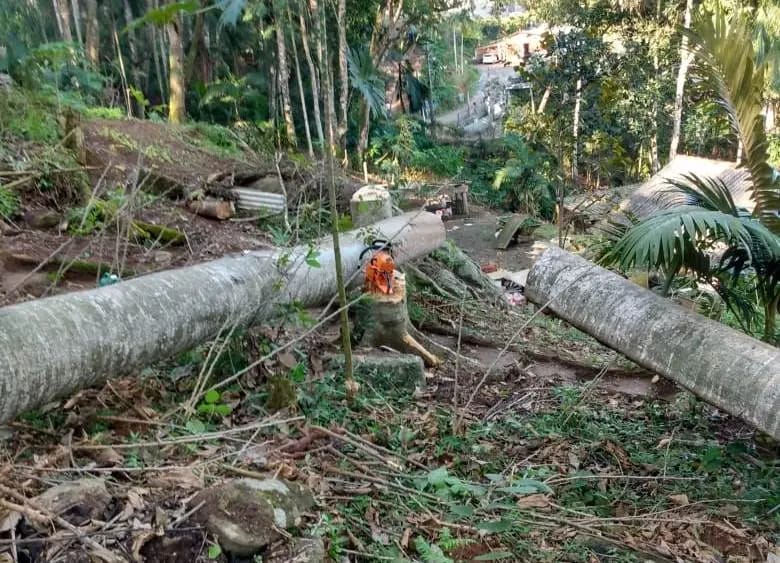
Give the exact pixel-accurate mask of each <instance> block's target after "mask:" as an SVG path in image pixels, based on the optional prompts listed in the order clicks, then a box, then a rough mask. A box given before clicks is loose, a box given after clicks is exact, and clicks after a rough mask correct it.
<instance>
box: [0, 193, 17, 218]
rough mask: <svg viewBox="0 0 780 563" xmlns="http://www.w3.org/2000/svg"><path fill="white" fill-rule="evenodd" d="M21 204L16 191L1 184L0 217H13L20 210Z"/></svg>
mask: <svg viewBox="0 0 780 563" xmlns="http://www.w3.org/2000/svg"><path fill="white" fill-rule="evenodd" d="M20 205H21V201H20V200H19V196H18V195H17V194H16V192H14V191H12V190H9V189H7V188H4V187H3V186H2V185H0V219H11V218H12V217H13V216H14V215H16V212H17V211H19V206H20Z"/></svg>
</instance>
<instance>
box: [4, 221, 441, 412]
mask: <svg viewBox="0 0 780 563" xmlns="http://www.w3.org/2000/svg"><path fill="white" fill-rule="evenodd" d="M374 227H375V228H376V229H377V230H378V232H379V233H380V234H378V235H377V236H381V237H383V238H388V239H390V238H392V239H393V248H394V249H396V250H395V252H396V254H395V259H396V261H398V262H399V263H404V262H407V261H409V260H412V259H414V258H417V257H420V256H423V255H425V254H427V253H429V252H430V251H432V250H433V249H435V248H436V247H437V246H439V245H440V244H441V243H442V242H443V241H444V225H443V224H442V222H441V219H440V218H438V217H436V216H435V215H433V214H430V213H422V214H417V213H412V214H408V215H401V216H398V217H393V218H391V219H388V220H386V221H382V222H381V223H377V224H376V225H375V226H374ZM364 236H365V233H362V232H361V231H358V230H355V231H351V232H349V233H344V234H342V235H341V245H342V246H341V251H342V258H343V269H344V274H345V275H346V276H350V275H352V274H353V273H354V272H356V271H357V270H358V269H359V268H360V267H361V261H360V253H361V252H362V250H363V249H364V246H365V243H364V240H363V238H364ZM319 251H320V254H319V257H318V259H319V262H320V267H311V266H309V265H308V264H307V262H306V257H307V255H308V254H309V248H308V247H306V246H303V247H295V248H292V249H288V250H278V251H257V252H249V253H246V254H243V255H236V256H230V257H226V258H222V259H220V260H216V261H213V262H207V263H204V264H199V265H196V266H191V267H188V268H182V269H178V270H168V271H164V272H159V273H155V274H150V275H147V276H142V277H139V278H135V279H132V280H128V281H125V282H121V283H119V284H115V285H111V286H107V287H103V288H100V289H94V290H90V291H82V292H78V293H70V294H66V295H60V296H56V297H50V298H48V299H40V300H36V301H29V302H26V303H21V304H18V305H13V306H10V307H5V308H2V309H0V421H6V420H9V419H11V418H13V417H14V416H16V415H17V414H19V413H21V412H23V411H25V410H28V409H31V408H34V407H36V406H40V405H42V404H45V403H47V402H48V401H51V400H52V399H54V398H56V397H60V396H63V395H67V394H68V393H72V392H74V391H76V390H78V389H82V388H84V387H87V386H89V385H94V384H96V383H99V382H101V381H103V380H105V379H106V378H107V377H109V376H114V375H121V374H127V373H132V372H134V371H137V370H140V369H141V368H142V367H144V366H147V365H149V364H150V363H152V362H155V361H158V360H161V359H163V358H166V357H170V356H171V355H174V354H176V353H179V352H181V351H183V350H187V349H189V348H192V347H193V346H195V345H197V344H200V343H202V342H204V341H207V340H208V339H209V338H213V337H214V336H216V335H217V334H218V333H219V332H220V331H221V330H224V329H225V328H226V327H229V326H230V325H231V324H232V323H237V324H239V325H249V324H252V323H255V322H260V321H262V320H263V319H266V318H268V317H269V316H271V315H273V314H274V313H276V312H277V311H278V309H277V308H278V306H279V304H281V303H288V302H291V301H293V300H297V301H300V302H301V303H303V304H304V305H315V304H322V303H324V302H327V301H328V300H329V299H330V298H331V297H332V296H333V294H334V293H335V292H336V271H335V268H334V256H333V246H332V244H331V243H330V242H329V241H324V242H323V243H322V244H321V246H320V247H319ZM359 278H360V279H362V276H359ZM280 287H281V289H279V288H280Z"/></svg>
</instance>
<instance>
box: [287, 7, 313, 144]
mask: <svg viewBox="0 0 780 563" xmlns="http://www.w3.org/2000/svg"><path fill="white" fill-rule="evenodd" d="M287 29H288V30H289V31H290V42H291V43H292V48H293V60H294V61H295V80H296V82H297V83H298V94H299V96H300V98H301V113H302V114H303V128H304V131H305V132H306V148H307V149H308V150H309V156H310V157H312V158H314V146H313V145H312V142H311V129H310V128H309V110H308V109H307V108H306V90H305V89H304V88H303V77H302V76H301V61H300V58H299V57H298V45H297V44H296V43H295V33H293V26H292V16H291V15H290V7H289V6H288V7H287ZM313 101H314V103H315V104H316V103H317V98H314V100H313Z"/></svg>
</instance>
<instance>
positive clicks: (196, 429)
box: [185, 418, 206, 434]
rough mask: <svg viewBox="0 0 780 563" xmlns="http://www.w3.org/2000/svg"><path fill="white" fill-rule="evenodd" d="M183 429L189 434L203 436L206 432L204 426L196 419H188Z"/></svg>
mask: <svg viewBox="0 0 780 563" xmlns="http://www.w3.org/2000/svg"><path fill="white" fill-rule="evenodd" d="M185 428H187V430H188V431H189V432H190V433H191V434H203V433H204V432H205V431H206V425H205V424H203V422H201V421H200V419H197V418H191V419H189V420H188V421H187V424H186V425H185Z"/></svg>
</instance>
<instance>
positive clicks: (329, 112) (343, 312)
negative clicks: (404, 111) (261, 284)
mask: <svg viewBox="0 0 780 563" xmlns="http://www.w3.org/2000/svg"><path fill="white" fill-rule="evenodd" d="M324 20H325V18H321V25H323V29H322V30H321V31H322V35H321V37H327V35H326V34H325V29H324V26H325V22H324ZM323 50H324V53H323V57H324V58H323V59H322V62H323V63H324V64H323V68H322V70H323V76H324V77H325V85H324V87H325V97H326V100H325V129H326V130H327V135H328V146H327V147H326V149H325V169H326V181H327V183H328V195H329V196H330V219H331V224H330V226H331V234H332V236H333V262H334V266H335V268H336V287H337V288H338V295H339V307H340V311H339V318H340V320H341V346H342V348H343V349H344V378H345V379H346V380H347V385H348V386H347V398H348V399H350V398H351V397H350V395H351V392H350V389H351V388H352V387H351V384H352V337H351V336H350V330H349V310H348V308H347V290H346V287H345V285H344V270H343V268H342V259H341V243H340V240H339V210H338V206H337V202H336V170H335V168H336V165H335V158H334V152H335V150H336V139H335V135H334V127H335V126H336V123H335V121H336V112H335V100H334V98H335V90H334V84H333V79H332V75H331V72H330V65H329V64H328V61H329V60H330V59H329V57H328V44H327V42H326V43H325V45H324V49H323Z"/></svg>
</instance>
